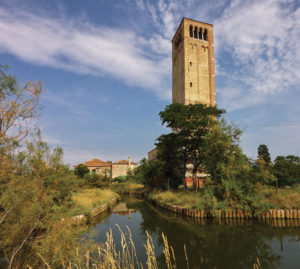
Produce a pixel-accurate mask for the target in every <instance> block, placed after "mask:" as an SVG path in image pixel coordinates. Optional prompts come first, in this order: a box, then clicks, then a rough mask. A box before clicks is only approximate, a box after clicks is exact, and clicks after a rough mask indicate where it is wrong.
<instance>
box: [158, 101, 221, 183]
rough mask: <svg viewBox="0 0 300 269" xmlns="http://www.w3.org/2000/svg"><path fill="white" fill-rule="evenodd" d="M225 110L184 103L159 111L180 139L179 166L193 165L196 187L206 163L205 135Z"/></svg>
mask: <svg viewBox="0 0 300 269" xmlns="http://www.w3.org/2000/svg"><path fill="white" fill-rule="evenodd" d="M224 112H225V111H224V110H221V109H218V108H216V107H210V106H206V105H203V104H195V105H183V104H171V105H169V106H167V107H166V109H165V110H164V111H162V112H160V113H159V115H160V118H161V121H162V124H166V126H167V127H169V128H172V131H173V133H174V137H175V136H176V139H177V141H178V147H179V149H178V152H181V156H182V159H181V163H180V164H178V165H179V167H181V166H184V167H186V164H187V163H189V164H192V166H193V171H192V172H193V181H194V187H195V188H196V174H197V171H198V170H199V168H200V167H202V166H203V165H204V155H205V152H204V150H205V141H204V136H205V135H206V134H207V133H208V132H209V130H210V129H211V127H212V126H213V124H215V122H216V118H218V117H219V116H220V115H221V114H222V113H224Z"/></svg>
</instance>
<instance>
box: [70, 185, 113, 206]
mask: <svg viewBox="0 0 300 269" xmlns="http://www.w3.org/2000/svg"><path fill="white" fill-rule="evenodd" d="M114 197H118V195H117V194H116V193H114V192H112V191H111V190H108V189H81V190H80V191H79V192H77V193H74V194H73V201H74V202H75V204H76V205H78V206H81V207H83V208H86V209H92V208H94V207H96V206H100V205H102V204H105V203H109V202H110V201H111V200H112V198H114Z"/></svg>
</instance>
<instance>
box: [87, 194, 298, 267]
mask: <svg viewBox="0 0 300 269" xmlns="http://www.w3.org/2000/svg"><path fill="white" fill-rule="evenodd" d="M122 202H124V203H126V204H123V206H127V208H129V209H131V210H130V212H127V213H124V214H117V213H110V214H109V215H106V216H105V217H103V218H102V219H101V221H99V223H97V224H96V225H95V227H94V228H93V230H92V234H94V233H96V235H93V237H94V239H95V240H96V241H97V242H99V243H102V242H104V241H105V239H106V235H105V234H106V232H108V231H109V230H110V229H111V230H112V232H113V235H114V240H115V241H116V242H118V241H120V240H119V239H120V232H119V230H118V227H117V226H116V224H118V225H119V226H120V228H121V229H122V230H123V231H124V232H125V233H127V234H128V232H127V228H126V226H128V227H129V228H130V230H131V233H132V236H133V240H134V243H135V246H136V249H137V256H138V257H139V259H140V260H142V261H145V257H146V256H145V247H144V244H145V243H146V231H148V232H149V234H150V235H151V237H152V239H153V242H154V245H155V253H156V255H157V257H158V264H159V268H165V267H166V266H165V260H164V254H163V252H162V251H163V240H162V237H161V234H162V233H164V234H165V235H166V236H167V238H168V241H169V244H170V245H171V246H172V247H173V248H174V252H175V257H176V264H177V268H178V269H181V268H186V267H187V266H186V258H185V255H184V245H186V250H187V254H188V259H189V266H190V268H201V269H206V268H210V269H219V268H222V269H226V268H230V269H232V268H237V269H242V268H253V264H254V262H255V261H256V257H258V258H259V260H260V263H261V265H262V269H270V268H286V269H294V268H295V269H296V268H297V269H299V268H300V242H299V239H300V228H299V227H272V225H268V224H266V223H259V222H258V221H254V220H252V221H243V220H239V221H234V223H233V220H231V222H229V223H227V224H225V223H222V224H217V223H214V221H212V220H209V221H204V220H199V219H197V220H189V219H183V218H182V217H175V216H174V215H173V214H171V213H168V212H166V211H164V210H162V209H159V208H156V207H154V206H152V205H150V204H149V203H147V202H145V201H144V200H142V199H137V198H133V197H123V200H122ZM128 213H129V214H128ZM195 222H197V223H195ZM283 224H285V225H287V224H289V223H281V224H280V225H283ZM277 225H278V224H277ZM273 226H274V223H273Z"/></svg>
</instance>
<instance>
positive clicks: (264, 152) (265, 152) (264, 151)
mask: <svg viewBox="0 0 300 269" xmlns="http://www.w3.org/2000/svg"><path fill="white" fill-rule="evenodd" d="M257 153H258V159H262V160H264V161H265V164H266V165H267V166H269V165H270V164H271V157H270V153H269V149H268V147H267V146H266V145H264V144H261V145H259V146H258V149H257Z"/></svg>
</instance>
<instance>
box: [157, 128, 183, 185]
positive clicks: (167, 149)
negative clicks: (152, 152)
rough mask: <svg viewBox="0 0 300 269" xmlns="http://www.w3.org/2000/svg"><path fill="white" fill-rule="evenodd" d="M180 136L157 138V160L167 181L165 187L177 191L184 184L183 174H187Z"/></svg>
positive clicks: (171, 135)
mask: <svg viewBox="0 0 300 269" xmlns="http://www.w3.org/2000/svg"><path fill="white" fill-rule="evenodd" d="M180 143H181V141H180V139H179V136H178V135H177V134H175V133H170V134H166V135H161V136H160V137H159V138H157V143H156V144H155V145H156V148H157V159H159V160H160V161H161V165H162V166H163V170H162V176H163V178H164V179H165V184H164V185H165V186H167V187H168V188H169V187H171V188H173V189H177V188H178V186H179V185H180V183H182V173H183V171H184V172H185V169H184V168H183V166H184V155H183V154H182V151H181V149H182V147H181V146H180Z"/></svg>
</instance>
